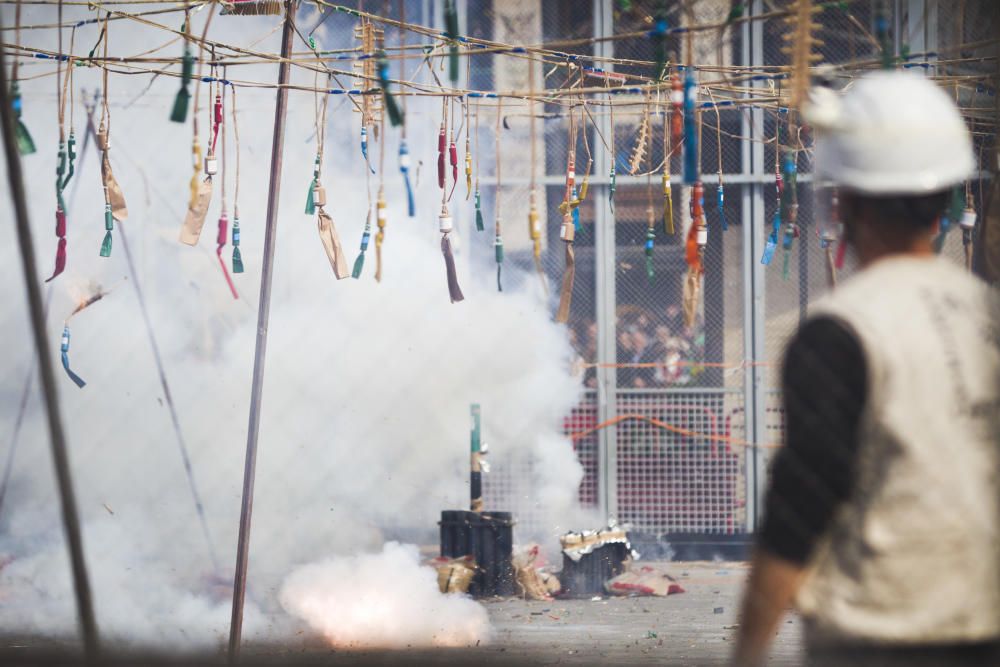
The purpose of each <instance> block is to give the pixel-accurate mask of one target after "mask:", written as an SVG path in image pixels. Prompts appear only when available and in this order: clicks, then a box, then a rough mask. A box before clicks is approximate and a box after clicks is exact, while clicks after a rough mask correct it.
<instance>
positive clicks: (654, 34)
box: [31, 2, 988, 65]
mask: <svg viewBox="0 0 1000 667" xmlns="http://www.w3.org/2000/svg"><path fill="white" fill-rule="evenodd" d="M89 4H90V6H94V7H98V8H100V7H101V6H102V4H101V3H89ZM317 4H322V5H325V6H330V7H333V8H335V9H339V10H340V11H345V12H347V13H348V14H352V15H364V16H368V17H372V18H373V19H376V20H380V21H382V22H386V23H390V24H393V25H397V26H399V27H400V28H401V29H405V30H411V31H416V32H419V33H421V34H424V35H430V36H434V35H435V34H437V33H436V31H433V30H431V29H428V28H424V27H423V26H417V25H414V24H406V23H401V22H398V21H393V20H392V19H387V18H384V17H377V16H376V15H374V14H367V13H364V12H357V11H356V10H351V9H349V8H343V7H339V6H334V5H330V4H329V3H323V2H319V3H317ZM846 4H847V3H844V2H839V3H821V5H820V6H819V7H818V8H817V9H829V8H831V7H832V6H834V5H836V6H838V7H839V8H844V7H843V6H844V5H846ZM192 6H194V7H198V8H199V9H200V8H201V7H203V3H191V4H189V5H188V6H187V7H185V8H180V9H171V10H160V11H159V12H157V13H162V12H163V11H180V10H185V9H189V8H190V7H192ZM107 11H109V12H110V11H115V12H116V13H117V14H118V16H115V17H112V18H131V19H136V20H139V18H140V17H141V16H143V15H144V14H146V13H142V14H129V13H126V12H118V11H117V10H107ZM149 13H153V12H149ZM791 14H792V12H791V11H779V12H771V13H769V14H764V15H757V16H754V17H735V18H734V16H733V15H731V16H730V18H729V19H727V22H725V23H723V24H707V25H697V26H689V27H675V28H673V29H667V32H668V33H670V34H681V33H685V32H692V31H696V30H709V29H716V28H722V27H725V26H728V25H731V24H733V23H735V22H739V21H741V20H761V19H767V18H774V17H779V16H789V15H791ZM94 22H96V21H95V20H93V19H90V20H84V21H79V22H76V23H75V24H72V25H76V26H78V25H84V24H87V23H94ZM148 23H149V24H151V25H153V26H156V27H161V28H165V26H160V25H158V24H155V23H152V22H148ZM31 27H32V28H42V27H54V26H52V25H48V26H31ZM662 34H664V33H663V31H662V30H653V31H649V32H648V33H642V32H640V33H626V34H620V35H614V36H610V37H607V38H590V39H588V40H582V42H589V41H594V42H596V41H606V40H608V39H614V40H617V39H629V38H636V37H642V36H647V37H650V38H653V39H657V38H659V37H660V36H662ZM443 36H444V37H451V36H450V35H449V34H448V33H445V34H444V35H443ZM452 41H458V42H460V43H469V44H476V45H477V46H481V47H492V48H496V49H500V50H505V51H508V52H510V53H512V54H519V53H520V54H539V55H543V56H548V57H552V58H556V59H565V60H566V61H567V63H568V62H570V61H572V60H574V59H577V58H581V57H582V58H586V59H588V60H592V61H597V60H601V61H608V62H621V63H623V64H642V65H649V64H651V63H650V62H648V61H638V60H629V59H614V58H597V57H591V56H577V55H575V54H567V53H563V52H560V51H553V50H546V49H544V48H542V47H523V46H513V45H509V44H502V43H496V42H487V41H486V40H474V39H471V38H468V37H463V36H459V37H457V38H455V39H454V40H452ZM987 41H988V40H987ZM576 42H581V40H575V41H573V42H565V43H574V44H575V43H576ZM562 43H563V42H550V43H549V44H562ZM213 45H217V46H220V47H223V46H224V47H226V48H229V49H231V50H234V51H237V52H240V53H244V54H246V55H256V56H259V57H265V58H266V59H267V60H269V61H274V60H279V61H280V60H281V58H280V57H278V56H275V55H273V54H260V53H255V52H250V51H248V50H244V49H239V48H238V47H234V46H231V45H223V44H221V43H214V44H213ZM468 53H473V52H472V51H470V52H468ZM468 53H467V54H468ZM935 55H936V54H935ZM294 64H300V63H294ZM557 64H558V63H557ZM935 64H939V63H935Z"/></svg>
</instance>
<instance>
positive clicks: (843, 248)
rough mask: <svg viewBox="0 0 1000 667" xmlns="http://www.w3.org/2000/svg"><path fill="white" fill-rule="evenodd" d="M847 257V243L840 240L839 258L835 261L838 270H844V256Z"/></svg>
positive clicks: (838, 244) (838, 245) (838, 247)
mask: <svg viewBox="0 0 1000 667" xmlns="http://www.w3.org/2000/svg"><path fill="white" fill-rule="evenodd" d="M845 255H847V241H845V240H844V239H840V241H839V242H838V243H837V258H836V259H835V260H834V262H833V264H834V266H836V267H837V269H838V270H839V269H842V268H844V256H845Z"/></svg>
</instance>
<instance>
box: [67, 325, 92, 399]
mask: <svg viewBox="0 0 1000 667" xmlns="http://www.w3.org/2000/svg"><path fill="white" fill-rule="evenodd" d="M61 350H62V365H63V368H64V369H66V375H68V376H69V379H70V380H72V381H73V382H75V383H76V386H77V387H79V388H80V389H83V387H84V386H85V385H86V384H87V383H86V382H84V381H83V378H82V377H80V376H79V375H77V374H76V373H74V372H73V371H72V370H70V367H69V326H65V327H63V334H62V346H61Z"/></svg>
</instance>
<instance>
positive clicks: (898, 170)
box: [803, 71, 975, 195]
mask: <svg viewBox="0 0 1000 667" xmlns="http://www.w3.org/2000/svg"><path fill="white" fill-rule="evenodd" d="M803 116H804V117H805V119H806V120H807V121H808V122H809V123H810V124H811V125H812V126H813V127H815V128H816V173H817V174H818V175H819V176H821V177H824V178H829V179H830V180H832V181H834V182H836V183H837V184H838V185H841V186H843V187H845V188H848V189H851V190H855V191H857V192H862V193H866V194H872V195H893V194H901V195H920V194H930V193H933V192H937V191H940V190H944V189H946V188H948V187H950V186H953V185H955V184H957V183H960V182H962V181H964V180H965V179H967V178H969V176H971V175H972V173H973V171H974V170H975V158H974V157H973V151H972V139H971V138H970V136H969V131H968V129H967V128H966V126H965V121H963V120H962V116H961V114H960V113H959V111H958V108H957V107H956V106H955V103H954V102H952V100H951V99H950V98H949V97H948V95H946V94H945V92H944V91H943V90H941V89H940V88H938V87H937V86H936V85H935V84H934V83H932V82H931V81H929V80H928V79H926V78H924V77H922V76H920V75H918V74H913V73H909V72H901V71H880V72H874V73H871V74H867V75H865V76H864V77H862V78H860V79H859V80H858V81H857V82H856V83H854V84H853V85H852V86H851V87H850V88H849V89H848V90H847V92H845V93H844V94H843V95H842V96H840V95H838V94H837V93H835V92H833V91H832V90H830V89H825V88H820V89H816V90H814V91H813V93H812V95H811V96H810V101H809V104H808V105H807V106H806V108H805V109H804V110H803Z"/></svg>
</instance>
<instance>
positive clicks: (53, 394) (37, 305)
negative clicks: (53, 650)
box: [0, 48, 99, 664]
mask: <svg viewBox="0 0 1000 667" xmlns="http://www.w3.org/2000/svg"><path fill="white" fill-rule="evenodd" d="M6 55H7V53H6V50H5V49H2V48H0V117H2V121H3V143H4V149H5V153H6V157H7V179H8V181H9V182H10V191H11V194H12V195H13V198H14V214H15V218H16V227H17V243H18V246H19V247H20V251H21V266H22V268H23V269H24V284H25V287H26V288H27V290H28V309H29V311H30V314H31V333H32V335H33V336H34V338H35V351H36V352H37V355H38V370H39V374H40V375H41V381H42V391H43V393H44V395H45V412H46V414H47V416H48V422H49V436H50V438H51V441H52V463H53V465H54V466H55V469H56V481H57V482H58V484H59V498H60V501H61V505H62V518H63V529H64V530H65V531H66V545H67V546H68V547H69V558H70V565H71V566H72V569H73V588H74V592H75V593H76V609H77V614H78V616H79V618H80V630H81V632H82V633H83V649H84V652H85V654H86V660H87V663H88V664H96V663H97V660H98V650H99V646H98V637H97V621H96V620H95V618H94V606H93V600H92V599H91V597H90V583H89V582H88V580H87V564H86V562H85V561H84V556H83V537H82V536H81V534H80V519H79V516H78V515H77V511H76V497H75V496H74V494H73V479H72V477H71V475H70V470H69V457H68V456H67V453H66V437H65V435H64V434H63V428H62V417H61V416H60V413H59V395H58V393H57V391H56V379H55V375H54V373H53V372H52V357H50V356H49V347H48V344H47V341H46V339H45V312H44V307H43V305H42V292H41V289H40V288H39V286H38V267H37V266H36V264H35V248H34V242H33V240H32V238H31V225H30V223H29V222H28V207H27V204H26V201H25V195H24V175H23V174H22V173H21V158H20V155H18V152H17V144H16V142H15V141H14V115H13V109H12V107H11V102H10V98H9V96H8V92H7V90H8V89H7V86H8V83H7V62H6V61H7V57H6Z"/></svg>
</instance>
